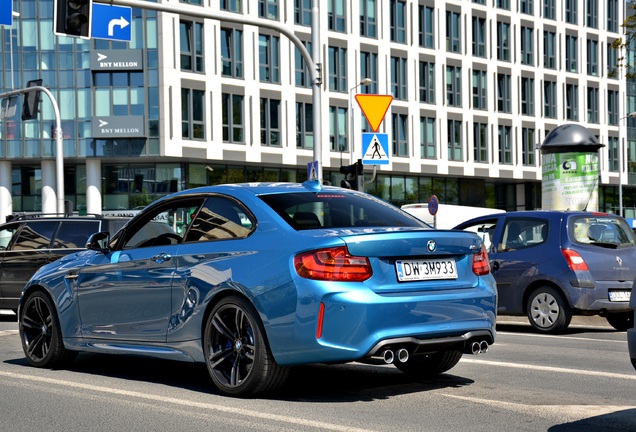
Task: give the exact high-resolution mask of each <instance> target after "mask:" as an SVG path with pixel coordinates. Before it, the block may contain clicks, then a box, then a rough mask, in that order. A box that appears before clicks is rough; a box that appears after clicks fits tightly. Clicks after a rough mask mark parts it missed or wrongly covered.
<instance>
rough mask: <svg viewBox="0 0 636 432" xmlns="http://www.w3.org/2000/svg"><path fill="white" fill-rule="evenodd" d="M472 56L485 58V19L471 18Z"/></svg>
mask: <svg viewBox="0 0 636 432" xmlns="http://www.w3.org/2000/svg"><path fill="white" fill-rule="evenodd" d="M473 55H474V56H475V57H482V58H486V18H482V17H475V16H474V17H473Z"/></svg>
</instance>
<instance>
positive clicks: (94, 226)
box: [53, 220, 99, 249]
mask: <svg viewBox="0 0 636 432" xmlns="http://www.w3.org/2000/svg"><path fill="white" fill-rule="evenodd" d="M97 231H99V221H78V220H65V221H62V225H61V226H60V229H59V230H58V231H57V234H56V235H55V243H53V248H54V249H62V248H70V249H84V247H86V240H88V237H89V236H90V235H91V234H94V233H96V232H97Z"/></svg>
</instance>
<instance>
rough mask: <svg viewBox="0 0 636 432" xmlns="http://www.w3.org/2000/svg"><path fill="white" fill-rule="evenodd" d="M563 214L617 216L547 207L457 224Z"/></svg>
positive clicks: (489, 216)
mask: <svg viewBox="0 0 636 432" xmlns="http://www.w3.org/2000/svg"><path fill="white" fill-rule="evenodd" d="M563 216H611V217H619V216H618V215H616V214H613V213H605V212H593V211H585V210H548V209H537V210H518V211H508V212H505V213H493V214H489V215H485V216H477V217H474V218H471V219H467V220H465V221H464V222H462V223H460V224H458V225H457V226H462V225H466V224H469V223H471V222H473V221H482V220H490V219H501V218H509V217H528V218H531V217H553V218H554V217H558V218H559V219H560V218H562V217H563Z"/></svg>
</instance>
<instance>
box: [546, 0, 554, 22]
mask: <svg viewBox="0 0 636 432" xmlns="http://www.w3.org/2000/svg"><path fill="white" fill-rule="evenodd" d="M554 1H555V0H543V18H545V19H551V20H554V19H556V6H555V4H554Z"/></svg>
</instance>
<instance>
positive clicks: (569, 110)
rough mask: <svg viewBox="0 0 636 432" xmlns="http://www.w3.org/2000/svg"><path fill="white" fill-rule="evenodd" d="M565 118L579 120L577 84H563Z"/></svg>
mask: <svg viewBox="0 0 636 432" xmlns="http://www.w3.org/2000/svg"><path fill="white" fill-rule="evenodd" d="M565 118H566V119H567V120H574V121H578V120H579V86H578V85H576V84H567V85H566V86H565Z"/></svg>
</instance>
